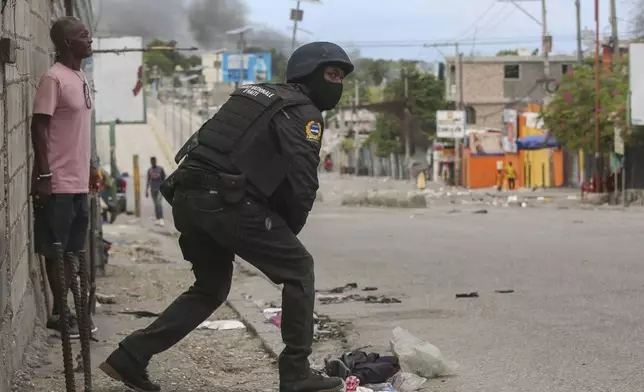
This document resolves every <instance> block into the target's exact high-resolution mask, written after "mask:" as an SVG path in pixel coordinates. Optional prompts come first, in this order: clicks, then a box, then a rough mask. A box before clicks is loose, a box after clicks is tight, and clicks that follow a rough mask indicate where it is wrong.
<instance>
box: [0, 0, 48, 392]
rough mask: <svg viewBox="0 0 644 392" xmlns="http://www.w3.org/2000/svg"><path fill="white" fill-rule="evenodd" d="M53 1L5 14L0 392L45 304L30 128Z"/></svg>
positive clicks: (33, 0)
mask: <svg viewBox="0 0 644 392" xmlns="http://www.w3.org/2000/svg"><path fill="white" fill-rule="evenodd" d="M52 12H53V8H52V2H51V1H49V0H12V1H9V2H7V5H6V7H5V9H4V13H3V15H2V18H1V21H2V37H5V38H11V39H12V40H15V43H16V46H17V56H16V63H15V64H4V65H0V78H1V83H0V97H1V100H0V102H1V106H0V231H1V232H2V233H3V235H4V238H3V240H4V245H5V246H4V247H0V248H2V249H4V251H3V252H2V253H0V350H1V351H0V391H1V392H5V391H9V388H10V383H11V375H12V374H13V372H14V371H15V370H17V369H19V368H20V365H21V363H22V357H23V354H24V351H25V348H26V347H27V345H28V344H29V342H30V341H31V339H32V337H33V334H34V331H35V330H36V328H37V326H39V325H40V326H43V325H44V321H45V319H46V314H47V309H46V303H47V301H46V300H45V292H46V291H45V287H44V286H43V285H44V279H43V278H44V270H43V269H42V267H41V265H40V262H39V259H38V258H37V257H36V255H35V254H34V252H33V244H32V234H31V233H32V208H31V205H30V200H29V185H30V184H29V183H30V181H29V180H30V173H31V166H32V155H33V152H32V148H31V139H30V132H29V127H30V123H31V110H32V102H33V97H34V94H35V91H36V86H37V84H38V81H39V79H40V77H41V76H42V74H43V73H44V72H45V71H46V70H47V69H48V68H49V66H50V65H51V61H52V56H51V52H52V50H51V44H50V40H49V26H50V24H51V18H52V16H53V14H52Z"/></svg>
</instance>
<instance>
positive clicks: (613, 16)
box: [610, 0, 619, 64]
mask: <svg viewBox="0 0 644 392" xmlns="http://www.w3.org/2000/svg"><path fill="white" fill-rule="evenodd" d="M610 26H611V38H612V39H613V48H614V50H613V56H614V55H617V56H619V38H618V34H617V4H616V1H615V0H610ZM613 64H614V62H613Z"/></svg>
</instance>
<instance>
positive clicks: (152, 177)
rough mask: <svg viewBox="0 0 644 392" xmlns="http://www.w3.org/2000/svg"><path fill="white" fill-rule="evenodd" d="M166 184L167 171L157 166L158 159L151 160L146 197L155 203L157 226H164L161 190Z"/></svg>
mask: <svg viewBox="0 0 644 392" xmlns="http://www.w3.org/2000/svg"><path fill="white" fill-rule="evenodd" d="M164 182H165V171H164V170H163V168H162V167H161V166H157V158H156V157H152V158H150V168H149V169H148V184H147V186H146V187H145V197H150V193H152V201H153V202H154V216H155V217H156V219H157V225H159V226H163V225H164V223H163V200H162V199H161V193H160V192H159V189H160V188H161V185H163V183H164Z"/></svg>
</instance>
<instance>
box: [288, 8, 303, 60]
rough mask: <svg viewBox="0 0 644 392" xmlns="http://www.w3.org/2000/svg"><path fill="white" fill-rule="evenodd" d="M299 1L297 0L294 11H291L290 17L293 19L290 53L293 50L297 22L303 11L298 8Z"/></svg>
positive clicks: (299, 20)
mask: <svg viewBox="0 0 644 392" xmlns="http://www.w3.org/2000/svg"><path fill="white" fill-rule="evenodd" d="M300 4H301V1H300V0H297V6H296V7H295V12H292V11H291V19H292V20H293V38H292V40H291V53H293V52H295V39H296V37H297V23H298V22H301V21H302V17H303V13H302V10H301V9H300Z"/></svg>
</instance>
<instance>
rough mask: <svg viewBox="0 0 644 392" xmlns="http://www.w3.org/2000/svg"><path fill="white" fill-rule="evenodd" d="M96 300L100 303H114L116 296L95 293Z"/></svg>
mask: <svg viewBox="0 0 644 392" xmlns="http://www.w3.org/2000/svg"><path fill="white" fill-rule="evenodd" d="M96 301H97V302H98V303H100V304H105V305H113V304H115V303H116V296H114V295H107V294H100V293H96Z"/></svg>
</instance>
